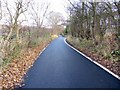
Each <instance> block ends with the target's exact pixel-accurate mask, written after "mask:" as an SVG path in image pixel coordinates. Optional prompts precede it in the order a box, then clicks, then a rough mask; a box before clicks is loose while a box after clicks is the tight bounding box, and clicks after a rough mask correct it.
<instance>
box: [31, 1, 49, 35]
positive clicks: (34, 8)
mask: <svg viewBox="0 0 120 90" xmlns="http://www.w3.org/2000/svg"><path fill="white" fill-rule="evenodd" d="M49 6H50V4H49V3H45V2H37V3H36V2H35V1H33V3H31V9H30V15H31V19H32V20H33V22H34V24H35V26H36V27H37V28H38V30H37V32H38V34H37V37H38V35H39V29H40V28H41V26H42V25H43V23H44V19H45V17H46V15H47V12H48V9H49Z"/></svg>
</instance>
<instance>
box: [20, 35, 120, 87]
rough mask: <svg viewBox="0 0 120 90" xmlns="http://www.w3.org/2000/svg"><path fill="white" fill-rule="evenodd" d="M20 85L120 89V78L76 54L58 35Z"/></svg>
mask: <svg viewBox="0 0 120 90" xmlns="http://www.w3.org/2000/svg"><path fill="white" fill-rule="evenodd" d="M24 79H25V81H24V82H23V83H24V84H25V85H24V86H23V87H22V88H118V87H119V88H120V80H118V79H117V78H115V77H113V76H112V75H110V74H109V73H108V72H106V71H105V70H103V69H101V68H100V67H99V66H97V65H95V64H94V63H92V62H91V61H90V60H88V59H87V58H85V57H84V56H82V55H80V54H79V53H77V52H76V51H75V50H73V49H72V48H70V47H69V46H67V45H66V43H65V42H64V37H62V36H59V37H58V38H57V39H55V40H54V41H52V42H51V43H50V45H49V46H48V47H47V48H46V49H45V51H44V52H43V53H42V54H41V55H40V56H39V57H38V59H37V60H36V61H35V63H34V65H33V67H31V68H30V69H29V71H28V72H27V74H26V76H25V77H24Z"/></svg>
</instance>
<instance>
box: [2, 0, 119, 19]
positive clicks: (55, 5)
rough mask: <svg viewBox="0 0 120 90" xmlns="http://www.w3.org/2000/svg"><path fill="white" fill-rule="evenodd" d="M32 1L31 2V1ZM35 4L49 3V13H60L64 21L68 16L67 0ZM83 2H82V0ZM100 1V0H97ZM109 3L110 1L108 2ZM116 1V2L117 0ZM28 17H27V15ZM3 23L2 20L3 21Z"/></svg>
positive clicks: (10, 0) (9, 0) (42, 0)
mask: <svg viewBox="0 0 120 90" xmlns="http://www.w3.org/2000/svg"><path fill="white" fill-rule="evenodd" d="M7 1H8V3H9V4H10V5H11V6H12V5H13V2H14V1H16V0H7ZM31 1H32V0H31ZM35 1H36V2H39V3H40V2H46V3H50V6H49V12H50V11H54V12H60V13H61V14H62V15H63V17H64V18H65V19H67V17H68V14H67V9H66V7H67V6H69V5H70V4H69V2H68V0H35ZM70 1H71V2H74V1H78V0H70ZM83 1H84V0H83ZM88 1H89V0H88ZM97 1H100V0H97ZM108 1H111V0H108ZM117 1H118V0H117ZM28 17H29V15H28ZM22 18H23V17H22ZM3 21H4V20H3Z"/></svg>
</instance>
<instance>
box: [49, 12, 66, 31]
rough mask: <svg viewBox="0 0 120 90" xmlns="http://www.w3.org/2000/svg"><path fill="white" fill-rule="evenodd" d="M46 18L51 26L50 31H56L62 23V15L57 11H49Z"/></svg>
mask: <svg viewBox="0 0 120 90" xmlns="http://www.w3.org/2000/svg"><path fill="white" fill-rule="evenodd" d="M47 20H48V22H49V26H51V27H52V30H53V32H52V33H54V32H56V33H57V31H59V30H58V29H60V27H61V26H62V23H64V17H63V16H62V14H61V13H59V12H53V11H52V12H50V13H49V16H48V18H47Z"/></svg>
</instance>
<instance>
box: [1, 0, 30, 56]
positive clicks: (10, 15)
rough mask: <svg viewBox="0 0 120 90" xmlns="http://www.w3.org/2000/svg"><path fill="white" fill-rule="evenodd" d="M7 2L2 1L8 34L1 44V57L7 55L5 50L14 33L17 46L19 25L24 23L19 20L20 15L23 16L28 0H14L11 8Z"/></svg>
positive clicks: (5, 0)
mask: <svg viewBox="0 0 120 90" xmlns="http://www.w3.org/2000/svg"><path fill="white" fill-rule="evenodd" d="M8 2H9V1H8V0H4V2H3V3H4V5H5V7H4V9H5V10H6V11H5V14H6V15H7V17H5V18H6V22H7V23H6V24H7V25H8V27H9V28H8V29H9V32H8V34H7V36H6V37H5V38H4V41H3V43H2V45H1V46H2V49H1V51H2V53H3V56H5V55H6V54H8V51H7V50H6V48H8V47H9V46H10V42H11V36H12V34H13V33H14V34H15V36H16V38H15V39H16V44H15V45H19V42H20V40H19V38H20V36H19V30H20V24H21V23H22V22H23V21H24V19H20V18H21V15H24V13H25V12H26V11H27V9H28V6H29V3H30V0H26V1H24V0H16V1H14V5H13V6H11V5H9V3H8ZM15 45H14V46H13V48H12V50H13V49H14V47H15Z"/></svg>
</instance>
